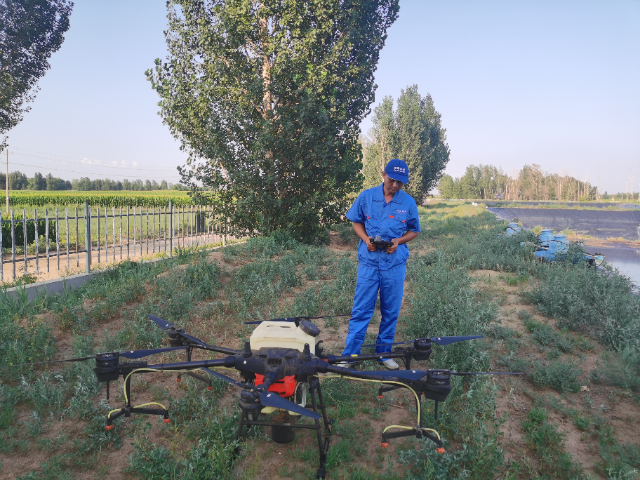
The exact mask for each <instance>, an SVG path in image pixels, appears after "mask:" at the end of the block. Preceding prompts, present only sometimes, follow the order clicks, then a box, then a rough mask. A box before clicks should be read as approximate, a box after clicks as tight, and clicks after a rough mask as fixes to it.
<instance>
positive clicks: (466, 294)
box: [405, 251, 496, 371]
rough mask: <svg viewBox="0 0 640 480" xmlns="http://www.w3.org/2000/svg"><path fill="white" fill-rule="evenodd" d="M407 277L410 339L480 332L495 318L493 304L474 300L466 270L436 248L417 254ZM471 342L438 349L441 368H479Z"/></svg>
mask: <svg viewBox="0 0 640 480" xmlns="http://www.w3.org/2000/svg"><path fill="white" fill-rule="evenodd" d="M407 279H408V280H409V281H410V282H411V285H413V288H412V290H411V292H410V293H409V294H408V295H407V296H405V301H406V302H408V303H409V304H410V307H411V308H410V312H411V313H410V314H409V318H408V321H407V322H406V324H407V325H408V326H407V331H406V332H405V334H406V335H407V336H408V337H409V338H421V337H431V336H433V335H482V334H483V332H484V331H485V329H486V328H487V325H488V324H489V323H490V322H491V321H492V320H493V319H494V318H495V314H496V310H495V305H491V304H489V303H485V302H478V301H477V300H476V290H475V289H474V288H473V287H471V279H470V278H469V276H468V274H467V269H466V268H464V267H460V266H458V265H456V264H455V263H454V262H453V261H452V259H451V257H450V256H448V255H446V254H443V253H440V252H439V251H436V252H432V253H429V254H427V255H423V256H416V257H415V258H413V260H412V262H411V263H410V264H408V271H407ZM473 345H474V342H460V343H455V344H453V345H449V346H447V348H443V349H441V350H440V349H439V351H438V356H437V358H438V363H439V366H441V367H443V368H449V367H452V368H453V365H455V368H456V369H460V370H463V371H465V370H467V369H468V368H480V367H479V366H478V365H477V364H475V363H474V362H476V361H477V359H476V358H474V357H473V353H472V352H474V351H475V349H474V347H473Z"/></svg>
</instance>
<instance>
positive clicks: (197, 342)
mask: <svg viewBox="0 0 640 480" xmlns="http://www.w3.org/2000/svg"><path fill="white" fill-rule="evenodd" d="M180 336H182V337H184V338H186V339H187V340H191V341H192V342H194V343H196V344H198V345H200V346H201V347H211V345H209V344H207V343H204V342H203V341H202V340H200V339H199V338H196V337H193V336H191V335H189V334H188V333H184V332H181V333H180Z"/></svg>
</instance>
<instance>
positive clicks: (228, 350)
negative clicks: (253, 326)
mask: <svg viewBox="0 0 640 480" xmlns="http://www.w3.org/2000/svg"><path fill="white" fill-rule="evenodd" d="M191 348H199V349H201V350H206V351H208V352H217V353H224V354H225V355H239V354H241V353H242V350H234V349H233V348H225V347H219V346H217V345H208V344H204V345H191Z"/></svg>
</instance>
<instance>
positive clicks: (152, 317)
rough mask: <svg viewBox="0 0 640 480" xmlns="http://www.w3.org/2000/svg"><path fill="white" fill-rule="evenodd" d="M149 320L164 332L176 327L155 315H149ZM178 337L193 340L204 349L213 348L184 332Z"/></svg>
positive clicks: (180, 332)
mask: <svg viewBox="0 0 640 480" xmlns="http://www.w3.org/2000/svg"><path fill="white" fill-rule="evenodd" d="M147 318H149V320H152V321H154V322H155V324H156V325H158V326H159V327H160V328H161V329H162V330H169V329H170V328H171V327H175V325H174V324H173V323H171V322H167V321H166V320H163V319H161V318H158V317H156V316H155V315H147ZM178 335H180V336H182V337H184V338H186V339H187V340H191V341H192V342H194V343H196V344H198V345H200V346H202V347H211V345H208V344H206V343H204V342H203V341H202V340H200V339H198V338H196V337H192V336H191V335H189V334H188V333H184V331H183V330H181V331H179V332H178Z"/></svg>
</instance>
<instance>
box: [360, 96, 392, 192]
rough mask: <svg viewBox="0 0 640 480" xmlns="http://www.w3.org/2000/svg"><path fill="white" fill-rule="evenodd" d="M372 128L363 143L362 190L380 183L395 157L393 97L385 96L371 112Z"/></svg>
mask: <svg viewBox="0 0 640 480" xmlns="http://www.w3.org/2000/svg"><path fill="white" fill-rule="evenodd" d="M372 123H373V126H372V127H371V130H370V131H369V136H370V138H369V139H365V142H364V150H363V154H364V158H363V162H362V163H363V167H362V174H363V175H364V188H371V187H375V186H376V185H380V184H381V183H382V178H381V173H382V171H383V170H384V167H385V165H386V164H387V162H388V161H389V160H391V159H392V158H393V157H394V155H395V148H396V141H395V118H394V113H393V97H390V96H386V97H384V98H383V99H382V102H381V103H380V105H378V106H377V107H376V108H375V109H374V111H373V119H372Z"/></svg>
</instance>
